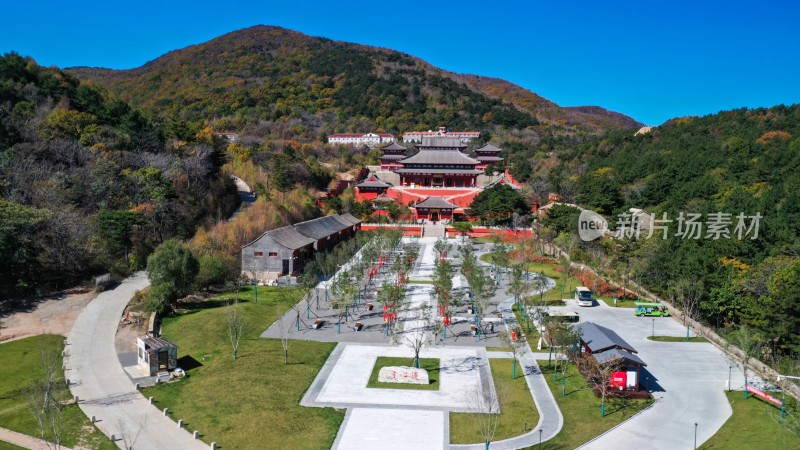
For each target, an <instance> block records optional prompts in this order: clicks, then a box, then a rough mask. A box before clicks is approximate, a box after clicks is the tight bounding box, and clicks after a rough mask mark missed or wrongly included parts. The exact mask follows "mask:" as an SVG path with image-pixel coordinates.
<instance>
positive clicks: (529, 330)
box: [511, 305, 539, 348]
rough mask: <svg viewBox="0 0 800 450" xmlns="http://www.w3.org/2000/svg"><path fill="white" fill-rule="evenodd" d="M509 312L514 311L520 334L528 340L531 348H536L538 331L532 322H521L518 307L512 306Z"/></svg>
mask: <svg viewBox="0 0 800 450" xmlns="http://www.w3.org/2000/svg"><path fill="white" fill-rule="evenodd" d="M511 310H512V311H514V318H515V319H517V324H518V325H519V327H520V328H521V329H522V332H523V333H525V337H526V338H527V339H528V343H529V344H530V345H531V348H534V347H535V346H536V340H537V339H539V330H537V329H536V327H535V326H534V325H533V321H532V320H528V321H524V322H523V320H522V315H521V313H520V311H519V306H518V305H512V306H511Z"/></svg>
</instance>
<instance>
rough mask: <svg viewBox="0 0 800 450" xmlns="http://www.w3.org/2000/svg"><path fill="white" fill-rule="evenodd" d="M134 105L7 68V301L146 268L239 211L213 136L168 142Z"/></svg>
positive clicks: (0, 232) (1, 235)
mask: <svg viewBox="0 0 800 450" xmlns="http://www.w3.org/2000/svg"><path fill="white" fill-rule="evenodd" d="M167 134H168V133H167V131H166V130H165V129H164V127H162V126H161V125H159V124H158V122H154V121H152V120H149V119H147V118H145V117H144V116H142V115H141V114H140V113H139V112H137V111H136V110H134V109H133V108H131V107H130V106H129V105H128V103H126V102H125V101H123V100H120V99H119V98H117V97H116V96H114V95H108V94H107V93H105V92H104V91H102V90H100V89H98V88H96V87H94V86H92V85H91V84H80V83H79V81H78V80H77V79H76V78H74V77H73V76H71V75H69V74H67V73H64V72H62V71H61V70H59V69H55V68H44V67H40V66H38V65H37V64H36V62H35V61H33V60H32V59H30V58H25V57H22V56H20V55H17V54H14V53H10V54H6V55H3V56H2V57H0V298H4V297H8V296H12V295H17V294H25V293H35V292H43V291H47V290H49V289H53V288H58V287H63V286H68V285H71V284H72V283H75V282H76V281H78V280H85V279H86V278H87V277H88V276H89V275H93V274H97V273H102V272H105V271H107V270H112V271H114V272H116V273H118V274H124V273H126V272H128V271H130V270H135V269H139V268H141V267H142V265H143V263H144V260H145V258H146V256H147V255H148V254H149V253H150V251H151V250H152V249H153V248H154V247H155V246H157V245H158V244H159V243H161V242H162V241H163V240H165V239H167V238H169V237H172V236H179V237H189V236H192V235H193V234H194V232H195V228H196V227H197V226H198V225H200V224H203V223H206V222H208V221H209V218H211V217H218V216H225V215H226V214H228V213H230V210H231V208H233V207H235V206H236V203H237V200H236V193H235V188H234V187H233V186H232V185H231V183H230V182H229V181H226V177H223V176H222V175H221V173H220V167H221V166H222V164H223V163H224V159H225V154H224V148H225V146H224V143H221V142H217V141H215V140H214V137H213V135H212V134H211V133H210V131H207V132H205V133H202V132H201V133H199V134H197V135H193V136H187V139H186V141H183V142H180V141H175V140H174V139H173V140H171V141H168V140H167V138H166V135H167Z"/></svg>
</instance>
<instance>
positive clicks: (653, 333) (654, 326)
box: [650, 317, 656, 339]
mask: <svg viewBox="0 0 800 450" xmlns="http://www.w3.org/2000/svg"><path fill="white" fill-rule="evenodd" d="M650 338H651V339H655V338H656V318H655V317H653V331H652V333H650Z"/></svg>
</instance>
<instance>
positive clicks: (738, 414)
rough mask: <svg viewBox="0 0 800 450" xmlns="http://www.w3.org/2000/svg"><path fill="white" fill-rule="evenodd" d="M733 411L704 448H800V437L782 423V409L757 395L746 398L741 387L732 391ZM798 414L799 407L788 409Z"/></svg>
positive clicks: (778, 449)
mask: <svg viewBox="0 0 800 450" xmlns="http://www.w3.org/2000/svg"><path fill="white" fill-rule="evenodd" d="M727 395H728V401H729V402H730V403H731V407H732V408H733V415H732V416H731V417H730V418H729V419H728V421H727V422H725V425H723V426H722V428H720V429H719V431H717V433H716V434H715V435H714V436H712V437H711V439H709V440H708V441H706V442H705V444H703V445H702V446H701V447H700V448H701V449H715V450H716V449H731V450H736V449H741V448H757V449H761V450H771V449H775V450H780V449H787V448H800V437H798V436H796V435H794V434H792V433H791V432H789V431H788V430H786V429H785V428H784V427H783V426H781V424H780V423H779V422H780V421H781V419H780V410H779V409H778V408H776V407H775V406H772V405H771V404H769V403H766V402H764V401H763V400H760V399H758V398H756V397H752V396H751V397H750V398H748V399H745V398H744V393H742V392H741V391H734V392H728V393H727ZM788 411H789V413H793V414H797V413H798V411H796V410H788Z"/></svg>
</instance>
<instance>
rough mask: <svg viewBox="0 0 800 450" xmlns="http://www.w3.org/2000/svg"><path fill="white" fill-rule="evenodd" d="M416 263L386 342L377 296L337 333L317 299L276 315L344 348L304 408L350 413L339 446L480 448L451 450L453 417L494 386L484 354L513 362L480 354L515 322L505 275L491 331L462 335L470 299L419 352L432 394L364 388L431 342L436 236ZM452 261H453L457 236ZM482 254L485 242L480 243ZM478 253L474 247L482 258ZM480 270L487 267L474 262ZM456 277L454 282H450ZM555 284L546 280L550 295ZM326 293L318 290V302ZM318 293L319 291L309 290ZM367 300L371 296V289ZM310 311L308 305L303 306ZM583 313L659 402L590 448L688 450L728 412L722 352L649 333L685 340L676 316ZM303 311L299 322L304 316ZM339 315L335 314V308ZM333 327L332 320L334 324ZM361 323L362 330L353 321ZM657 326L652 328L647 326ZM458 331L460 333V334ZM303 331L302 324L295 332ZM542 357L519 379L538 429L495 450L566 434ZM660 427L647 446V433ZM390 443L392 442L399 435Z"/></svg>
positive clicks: (735, 381) (609, 310)
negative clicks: (429, 371) (430, 364)
mask: <svg viewBox="0 0 800 450" xmlns="http://www.w3.org/2000/svg"><path fill="white" fill-rule="evenodd" d="M418 242H419V243H420V245H421V248H420V257H419V258H418V259H419V260H418V261H417V264H416V265H415V267H414V269H413V271H412V273H411V275H410V276H409V279H410V280H413V281H419V282H420V283H413V282H411V283H409V284H408V285H407V301H408V308H407V309H405V310H403V311H401V313H400V320H399V322H400V323H401V329H400V330H399V331H397V332H396V333H395V335H394V336H391V335H387V334H386V333H385V328H384V327H383V322H382V309H381V308H378V306H379V304H378V303H377V301H376V300H377V299H376V298H375V297H368V298H367V299H366V301H367V302H372V303H373V304H374V306H375V309H374V310H373V311H369V310H367V309H366V308H364V309H363V310H358V311H353V316H352V317H349V318H348V319H349V320H348V322H347V324H346V325H345V324H343V325H342V327H341V328H339V327H337V326H336V324H335V322H334V323H330V319H331V317H330V316H326V314H328V313H327V310H326V307H325V306H324V302H323V303H321V305H320V307H319V308H317V307H316V304H315V302H308V303H306V302H301V303H300V305H299V307H298V308H297V310H295V311H294V312H293V313H292V312H290V313H287V314H286V315H285V316H284V317H283V318H282V319H281V320H283V321H284V324H285V325H290V326H291V327H290V330H291V333H290V337H291V338H299V339H313V340H323V341H331V342H339V345H338V346H337V347H336V349H335V350H334V351H333V352H332V354H331V356H330V358H329V360H328V361H327V363H326V364H325V366H324V367H323V369H322V370H321V371H320V373H319V374H318V376H317V378H316V379H315V381H314V383H313V384H312V386H311V387H310V388H309V390H308V392H307V393H306V395H305V396H304V398H303V401H302V402H301V403H302V404H303V405H304V406H331V407H340V408H348V414H347V418H346V419H345V422H344V424H343V425H342V427H341V428H340V431H339V434H338V436H337V439H336V442H335V444H334V448H339V449H352V448H362V449H363V448H443V447H450V448H452V449H457V450H467V449H469V450H473V449H474V450H478V449H479V448H483V447H484V444H473V445H450V444H449V430H448V424H449V421H448V416H447V414H448V412H449V411H454V412H460V411H469V405H468V398H467V397H468V395H469V393H470V392H474V391H475V390H476V389H484V390H485V389H494V385H493V382H492V378H491V373H490V371H489V364H488V358H489V357H493V358H508V357H510V356H511V355H509V354H504V353H500V352H487V351H486V350H485V347H487V346H502V343H501V342H500V341H499V339H498V338H497V335H499V333H501V332H504V331H506V330H507V327H508V326H510V325H512V324H513V323H514V316H513V313H512V311H511V305H512V303H513V300H511V299H510V298H509V296H508V295H506V293H505V288H506V287H507V284H508V283H507V280H505V279H503V280H502V282H501V286H500V287H499V288H498V291H497V293H496V294H495V297H494V298H493V310H492V311H491V314H490V315H489V319H490V320H492V321H494V323H495V325H496V326H495V327H494V328H495V333H494V336H484V337H482V338H478V337H476V336H473V335H472V334H471V333H470V331H469V326H470V325H471V324H472V323H473V321H474V316H472V315H470V314H468V312H467V311H466V304H464V305H462V307H461V308H460V309H456V322H457V323H456V325H455V326H454V327H453V329H456V330H459V331H457V332H456V333H452V332H451V334H450V335H449V337H448V339H446V340H441V339H440V340H439V341H438V342H436V343H433V344H432V345H428V346H426V347H424V348H423V350H422V352H421V354H420V356H421V357H423V358H425V357H433V358H440V359H441V364H442V367H443V369H442V372H441V374H440V389H439V390H438V391H419V390H406V389H379V388H367V387H366V386H367V383H368V380H369V377H370V374H371V372H372V369H373V367H374V365H375V361H376V359H377V358H378V357H379V356H400V357H408V358H409V360H411V358H412V357H413V350H412V349H411V348H410V347H409V345H408V342H407V341H408V340H414V338H415V337H418V336H420V335H429V334H430V332H431V331H430V329H429V328H427V327H429V325H427V324H426V322H425V321H424V320H422V319H421V318H420V317H419V311H420V307H422V308H423V309H424V308H432V307H433V311H435V305H436V303H435V299H434V296H433V290H432V285H430V284H426V283H425V282H426V281H430V279H431V276H432V274H433V270H434V266H435V265H434V261H435V254H434V251H433V244H434V243H435V239H433V238H427V239H426V238H422V239H419V240H418ZM451 242H453V244H454V246H453V248H452V249H451V251H450V254H449V255H448V258H450V259H451V261H452V262H453V264H454V265H456V266H458V265H459V264H460V261H459V260H458V253H457V250H456V247H455V240H451ZM482 247H483V248H484V249H485V250H489V249H490V248H489V247H488V246H482ZM481 253H483V252H478V255H480V254H481ZM480 264H482V265H484V266H486V265H487V264H485V263H482V262H481V263H480ZM462 283H463V280H460V279H459V280H454V286H460V285H462ZM553 287H555V285H554V283H553V281H552V280H549V283H548V286H547V288H546V289H545V290H549V289H552V288H553ZM325 288H326V286H325V285H324V284H321V285H320V286H318V288H317V290H318V292H320V293H321V294H322V297H323V298H324V289H325ZM312 295H315V294H312ZM368 295H370V294H368ZM303 308H305V309H303ZM563 309H565V310H569V311H578V312H579V313H580V318H581V322H586V321H591V322H595V323H598V324H600V325H604V326H606V327H609V328H611V329H613V330H614V331H616V332H617V333H619V334H620V336H622V337H623V338H624V339H626V340H627V341H628V342H629V343H631V344H632V345H633V346H634V347H635V348H636V349H637V350H638V351H639V356H640V357H641V358H642V359H643V360H644V361H645V362H646V363H647V368H646V369H645V370H643V371H642V383H643V385H644V386H646V387H647V389H649V390H650V391H652V393H653V396H654V399H655V400H656V402H655V404H654V405H653V406H652V407H650V408H648V409H646V410H645V411H643V412H642V413H640V414H639V415H637V416H635V417H633V418H632V419H630V420H628V421H626V422H624V423H622V424H621V425H619V426H617V427H616V428H614V429H612V430H610V431H609V432H607V433H605V434H604V435H601V436H599V437H597V438H595V439H594V440H593V441H591V442H589V443H587V444H586V445H585V446H584V447H585V448H597V449H606V448H609V449H610V448H613V449H615V450H617V449H634V448H654V449H662V448H663V449H672V448H691V445H693V439H694V423H695V422H697V423H698V435H697V438H698V443H700V442H704V441H706V440H707V439H708V438H710V437H711V436H712V435H713V434H714V433H716V431H717V430H718V429H719V428H720V427H721V426H722V425H723V424H724V422H725V421H726V420H727V418H728V417H729V416H730V415H731V408H730V406H729V404H728V401H727V398H726V396H725V395H724V389H725V387H726V382H727V381H728V374H729V365H728V363H727V360H726V359H725V358H724V355H723V353H722V351H720V350H719V349H717V348H716V347H714V346H713V345H711V344H707V343H683V342H674V343H669V342H654V341H650V340H648V339H647V336H649V335H650V334H652V333H653V332H655V334H656V335H662V336H664V335H666V336H685V332H686V329H685V327H684V326H682V325H681V324H680V323H679V322H678V321H676V320H674V319H672V318H655V321H654V320H653V319H652V318H641V317H636V316H634V315H633V310H632V309H629V308H613V307H608V306H607V305H606V304H605V303H602V302H601V303H599V304H598V303H596V304H595V306H594V307H588V308H584V307H579V306H577V304H576V303H575V302H573V301H571V300H568V301H567V305H566V306H565V307H563ZM303 314H305V316H303ZM334 314H335V311H334ZM315 316H316V317H317V318H320V317H323V318H324V317H327V319H326V321H327V322H328V323H326V325H325V326H324V327H321V328H320V329H313V328H312V327H308V326H306V325H307V322H309V319H308V317H311V318H312V319H313V318H314V317H315ZM334 317H335V316H334ZM333 320H335V318H334V319H333ZM355 322H361V324H362V325H363V327H362V328H361V330H360V331H356V330H355V329H354V328H352V326H350V325H351V323H355ZM654 325H655V329H654V328H653V327H654ZM458 327H461V328H458ZM298 328H299V329H298ZM276 332H277V327H276V326H274V325H273V326H272V327H270V328H269V329H268V330H267V331H266V332H265V333H264V334H263V335H262V336H264V337H278V335H277V334H276ZM546 357H547V354H536V353H531V352H530V351H527V352H525V353H524V354H523V356H522V357H521V359H520V365H521V368H522V373H523V374H524V376H525V380H526V382H527V384H528V387H529V389H530V391H531V394H532V396H533V399H534V402H535V404H536V407H537V409H538V410H539V413H540V420H539V423H537V424H536V426H535V427H533V429H531V431H529V432H527V433H525V434H523V435H521V436H517V437H515V438H511V439H505V440H502V441H495V442H493V443H492V448H497V449H514V448H524V447H528V446H531V445H533V444H535V443H538V439H539V433H538V430H539V429H541V430H543V436H542V437H543V439H542V440H543V441H546V440H548V439H551V438H552V437H554V436H555V435H557V434H558V433H559V432H560V431H561V429H562V427H563V425H564V424H563V417H562V415H561V412H560V410H559V409H558V406H557V403H556V402H555V399H554V398H553V396H552V393H551V391H550V389H549V388H548V386H547V384H546V380H545V379H544V377H543V376H542V375H541V372H540V370H539V368H538V366H537V364H536V359H537V358H540V359H546ZM743 382H744V380H743V377H742V374H741V372H740V371H739V370H738V369H737V368H733V370H732V371H731V384H732V388H733V389H741V388H742V385H743ZM655 429H657V430H659V432H658V439H655V440H654V439H653V434H652V430H655ZM395 436H396V437H395ZM408 439H413V440H414V443H413V444H412V443H411V441H409V440H408Z"/></svg>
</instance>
